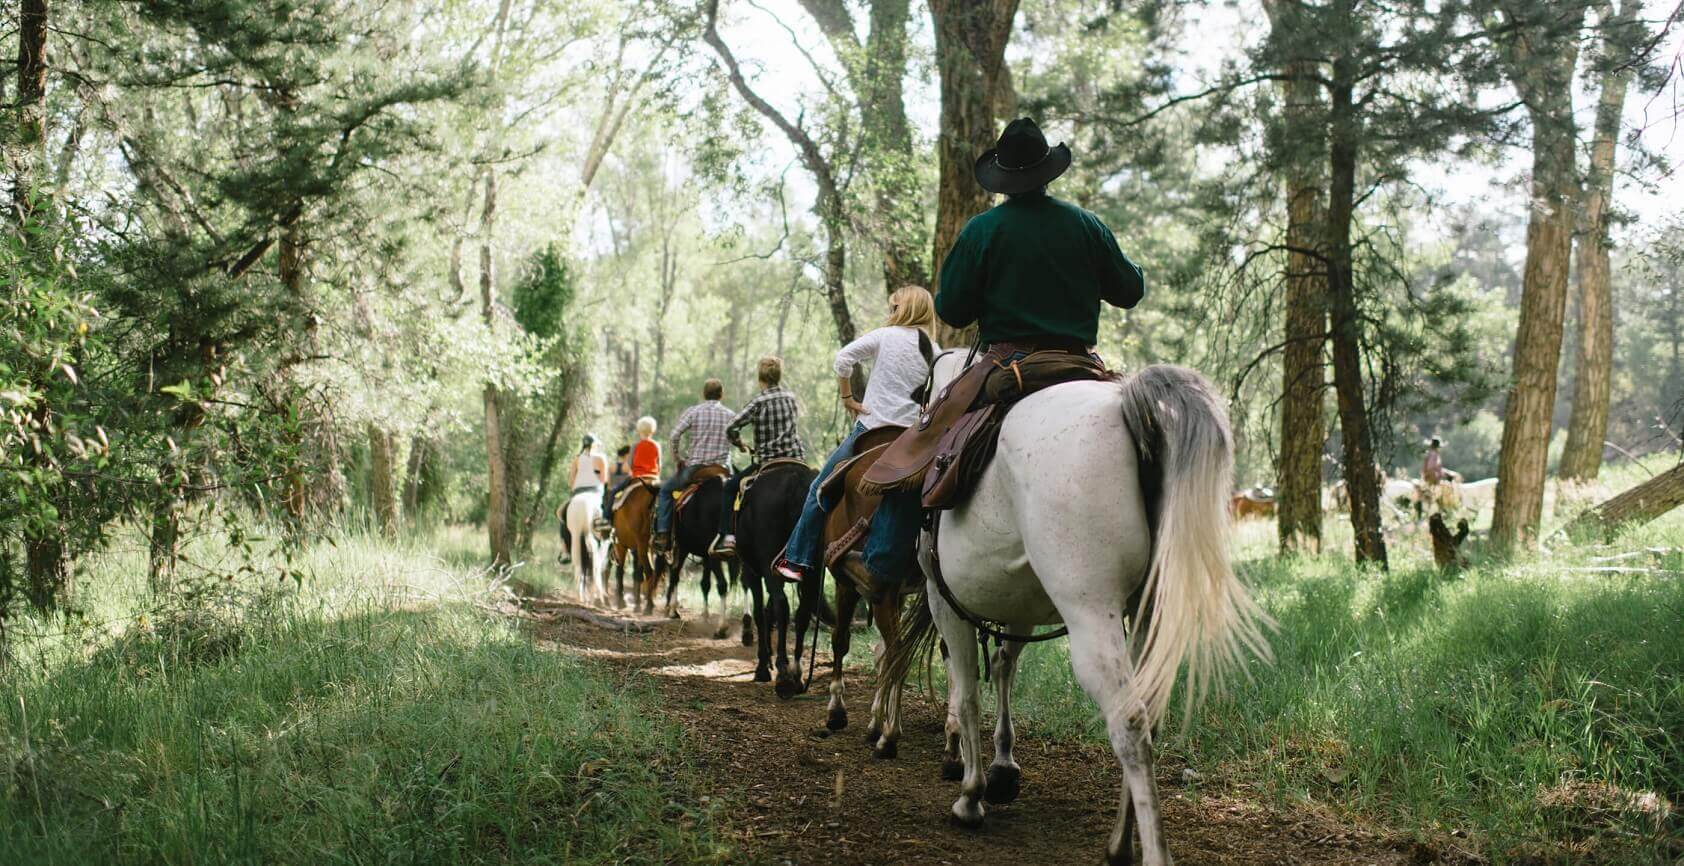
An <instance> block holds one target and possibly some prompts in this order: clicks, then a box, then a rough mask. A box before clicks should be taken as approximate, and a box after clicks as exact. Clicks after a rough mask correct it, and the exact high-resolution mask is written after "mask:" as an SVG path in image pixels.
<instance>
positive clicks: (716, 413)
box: [667, 400, 737, 466]
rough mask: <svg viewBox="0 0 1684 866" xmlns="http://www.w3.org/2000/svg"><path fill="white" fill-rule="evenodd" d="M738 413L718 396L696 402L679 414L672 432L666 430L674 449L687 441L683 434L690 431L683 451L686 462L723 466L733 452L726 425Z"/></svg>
mask: <svg viewBox="0 0 1684 866" xmlns="http://www.w3.org/2000/svg"><path fill="white" fill-rule="evenodd" d="M736 417H737V416H736V413H735V412H732V411H731V410H730V409H729V408H727V407H726V406H725V404H724V403H721V402H719V401H718V400H709V401H707V402H706V403H697V404H696V405H694V406H691V407H690V408H688V409H685V410H684V414H683V415H680V416H678V423H677V424H675V425H673V428H672V432H671V433H668V434H667V441H669V442H671V443H672V445H673V450H675V451H676V450H678V448H679V445H680V443H682V442H683V441H684V434H686V433H688V434H690V442H689V446H688V447H687V448H685V450H684V451H682V452H681V453H682V454H683V455H684V465H686V466H707V465H709V464H717V465H720V466H723V465H725V461H726V459H727V458H729V457H730V456H731V443H730V442H729V441H727V439H726V438H725V426H726V425H727V424H730V423H731V421H732V420H733V419H735V418H736Z"/></svg>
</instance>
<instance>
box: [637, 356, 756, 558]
mask: <svg viewBox="0 0 1684 866" xmlns="http://www.w3.org/2000/svg"><path fill="white" fill-rule="evenodd" d="M724 396H725V386H724V385H721V384H720V383H719V380H718V379H709V380H707V381H706V382H704V383H702V402H700V403H697V404H696V405H694V406H691V407H690V408H688V409H685V410H684V414H683V415H680V416H678V423H677V424H676V425H674V426H673V428H672V432H671V433H669V434H667V441H668V442H671V443H672V448H673V453H675V454H682V455H684V456H683V457H682V458H681V459H680V460H679V463H678V471H677V472H674V473H673V474H672V475H670V476H668V478H667V480H666V481H664V482H662V484H661V495H660V497H659V498H658V499H656V500H655V539H654V541H655V549H656V550H666V549H667V547H668V546H669V544H670V542H671V532H672V513H673V511H674V509H675V506H676V504H677V503H676V502H675V501H674V500H673V494H675V493H677V492H678V491H681V490H683V489H684V488H685V487H687V486H689V484H690V479H691V478H692V477H694V476H695V474H696V470H697V469H700V468H702V467H703V466H726V465H728V464H727V461H728V460H729V459H730V457H731V443H730V441H729V440H728V439H727V438H726V435H725V427H726V425H728V424H730V423H731V422H732V421H733V420H734V419H735V418H736V417H737V415H736V413H735V412H732V411H731V410H730V409H729V408H727V407H726V406H725V404H724V403H721V402H719V400H720V398H721V397H724ZM686 434H688V435H689V437H690V446H689V448H688V449H687V450H681V449H682V448H683V445H684V437H685V435H686Z"/></svg>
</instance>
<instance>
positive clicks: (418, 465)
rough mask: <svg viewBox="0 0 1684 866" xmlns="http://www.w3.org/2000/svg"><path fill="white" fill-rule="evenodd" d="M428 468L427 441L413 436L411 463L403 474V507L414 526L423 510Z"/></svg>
mask: <svg viewBox="0 0 1684 866" xmlns="http://www.w3.org/2000/svg"><path fill="white" fill-rule="evenodd" d="M426 467H427V440H426V439H425V438H424V437H421V436H412V437H410V440H409V461H408V465H406V466H405V467H404V473H403V505H402V511H403V514H404V516H405V517H407V518H408V519H409V522H410V523H411V524H412V525H413V524H414V522H415V518H416V517H417V516H418V515H419V513H420V510H421V485H422V483H423V482H422V473H423V472H425V471H426Z"/></svg>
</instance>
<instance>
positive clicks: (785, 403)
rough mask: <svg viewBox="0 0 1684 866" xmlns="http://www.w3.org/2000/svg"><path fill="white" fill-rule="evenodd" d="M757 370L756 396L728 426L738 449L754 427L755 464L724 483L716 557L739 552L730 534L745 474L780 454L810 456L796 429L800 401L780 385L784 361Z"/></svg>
mask: <svg viewBox="0 0 1684 866" xmlns="http://www.w3.org/2000/svg"><path fill="white" fill-rule="evenodd" d="M757 372H758V373H759V379H760V393H759V394H756V395H754V399H752V400H750V401H748V405H746V406H744V407H743V411H741V412H738V413H737V417H736V418H734V419H732V420H731V423H730V424H729V425H727V426H726V428H725V435H726V436H727V437H728V438H729V439H730V440H731V444H733V445H735V446H737V447H738V448H744V446H743V440H742V438H741V435H740V434H741V431H742V429H743V428H744V427H753V428H754V463H753V465H751V466H749V468H747V469H744V470H743V471H741V472H738V473H736V474H735V475H732V476H731V477H730V478H729V479H727V480H726V482H725V507H724V508H723V509H720V518H719V541H717V542H716V543H715V544H714V547H713V552H714V554H715V555H716V556H721V557H729V556H734V555H736V552H737V537H736V536H735V535H733V534H732V533H731V519H732V517H734V516H735V515H734V513H733V512H734V509H735V506H736V502H737V488H738V487H740V486H741V485H742V480H743V476H745V475H747V474H748V473H750V472H753V471H754V470H755V469H756V468H758V467H759V466H760V465H761V464H763V463H765V462H766V461H768V460H772V459H775V458H778V457H793V458H795V459H797V460H800V459H803V458H805V457H806V456H807V451H806V449H805V448H803V447H802V445H801V434H800V433H799V432H798V431H797V430H796V429H795V422H796V421H798V420H800V418H801V404H800V403H797V402H796V401H795V394H794V392H792V391H790V390H789V389H788V388H785V387H784V386H783V385H781V384H779V383H781V382H782V381H783V378H784V362H783V361H782V360H781V359H779V358H774V357H771V356H767V357H765V358H761V359H760V367H759V370H758V371H757ZM744 450H747V449H746V448H744Z"/></svg>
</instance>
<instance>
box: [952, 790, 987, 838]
mask: <svg viewBox="0 0 1684 866" xmlns="http://www.w3.org/2000/svg"><path fill="white" fill-rule="evenodd" d="M984 814H986V813H984V812H983V810H982V804H981V803H976V804H973V805H972V806H971V807H970V808H969V809H967V808H965V799H964V798H963V797H961V798H959V801H958V802H956V803H954V804H953V811H951V812H949V813H948V814H947V820H948V821H949V822H950V823H952V824H953V825H954V826H955V827H960V828H962V829H965V830H975V829H978V828H980V827H981V826H982V819H983V816H984Z"/></svg>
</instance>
